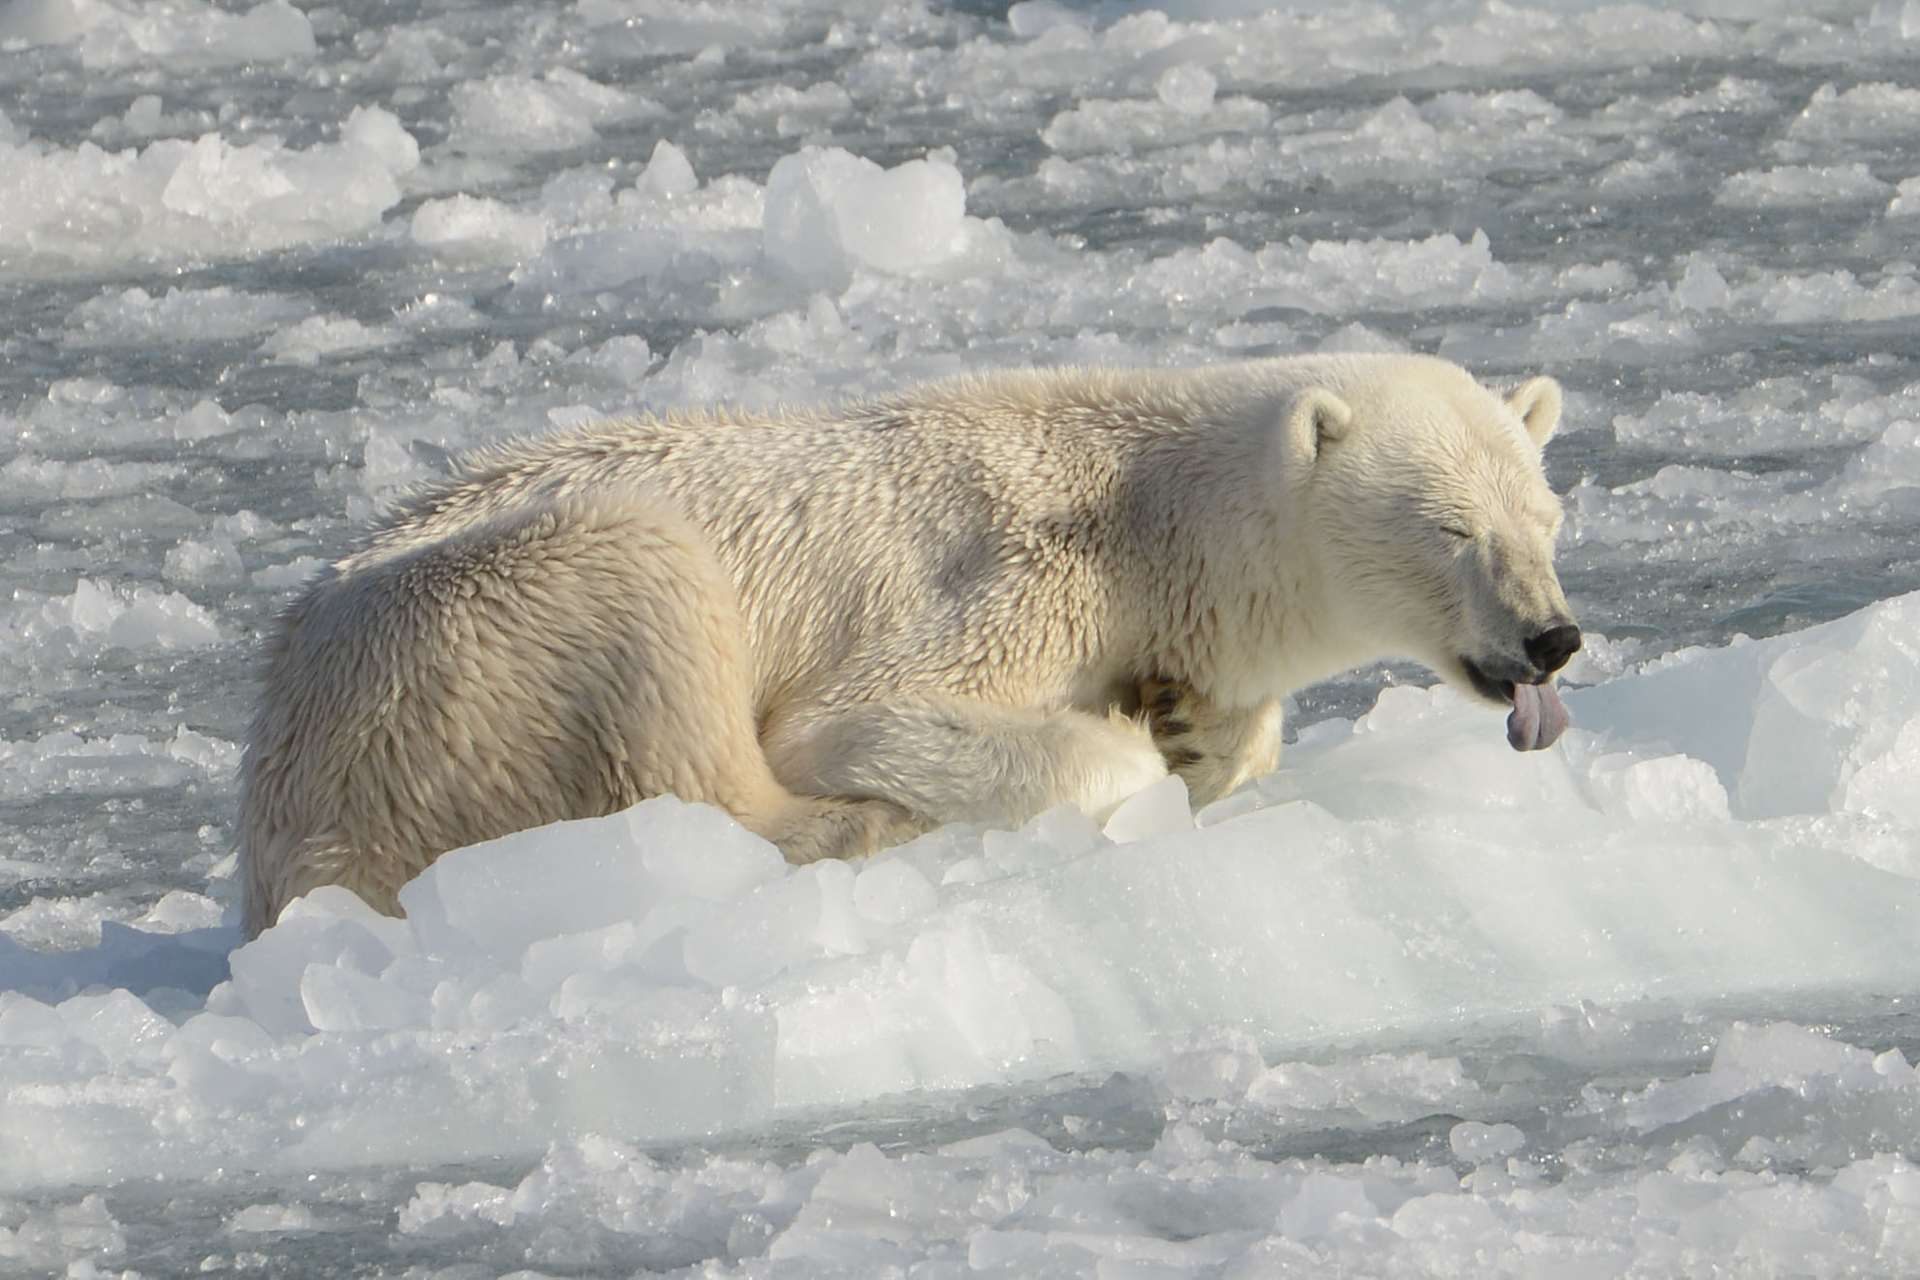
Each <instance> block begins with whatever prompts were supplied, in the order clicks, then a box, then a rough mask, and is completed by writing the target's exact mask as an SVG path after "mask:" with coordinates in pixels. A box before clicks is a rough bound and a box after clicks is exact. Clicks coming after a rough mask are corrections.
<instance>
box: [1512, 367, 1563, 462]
mask: <svg viewBox="0 0 1920 1280" xmlns="http://www.w3.org/2000/svg"><path fill="white" fill-rule="evenodd" d="M1507 407H1508V408H1510V409H1512V410H1513V411H1514V412H1515V413H1517V414H1519V415H1520V424H1521V425H1522V426H1524V427H1525V428H1526V429H1527V436H1528V437H1529V438H1530V439H1531V440H1532V441H1533V447H1534V448H1536V449H1544V448H1546V447H1547V441H1549V440H1551V439H1553V432H1554V428H1556V427H1558V426H1559V425H1560V384H1559V383H1557V382H1555V381H1554V380H1553V379H1552V378H1544V377H1543V378H1528V379H1527V380H1526V381H1525V382H1523V383H1521V384H1520V385H1519V386H1517V387H1515V388H1514V389H1513V394H1512V395H1510V396H1508V397H1507Z"/></svg>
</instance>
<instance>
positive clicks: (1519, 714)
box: [240, 355, 1580, 933]
mask: <svg viewBox="0 0 1920 1280" xmlns="http://www.w3.org/2000/svg"><path fill="white" fill-rule="evenodd" d="M1560 407H1561V395H1560V390H1559V388H1558V386H1557V385H1556V384H1555V383H1554V382H1553V380H1552V379H1550V378H1545V377H1536V378H1533V379H1531V380H1529V381H1526V382H1524V383H1522V384H1521V385H1520V386H1519V387H1518V389H1517V390H1514V391H1513V392H1512V393H1511V394H1510V395H1508V396H1506V397H1505V398H1501V397H1500V396H1497V395H1495V394H1494V393H1493V392H1491V391H1489V390H1487V389H1486V388H1484V387H1483V386H1481V385H1480V384H1479V383H1478V382H1476V381H1475V380H1474V379H1473V377H1472V376H1471V375H1469V374H1468V373H1467V372H1466V371H1465V370H1463V369H1461V368H1460V367H1459V366H1457V365H1454V364H1450V363H1448V362H1445V361H1442V360H1438V359H1432V358H1426V357H1418V356H1382V355H1340V356H1300V357H1282V358H1275V359H1268V360H1261V361H1255V362H1251V363H1244V364H1235V365H1226V366H1219V367H1210V368H1200V369H1192V370H1148V371H1118V370H1095V369H1062V370H1052V371H1029V372H1013V373H999V374H993V375H987V376H977V377H969V378H962V379H958V380H954V381H947V382H940V383H935V384H932V385H929V386H926V387H923V388H920V389H918V390H912V391H908V392H905V393H903V394H899V395H895V396H890V397H887V398H883V399H875V400H869V401H862V402H858V403H854V404H850V405H846V406H843V407H840V408H837V409H832V410H824V411H814V412H802V413H792V414H785V415H780V416H773V417H769V416H761V415H754V414H745V413H702V414H689V415H683V416H672V417H650V418H643V419H638V420H628V421H615V422H609V423H605V424H602V425H596V426H590V427H586V428H583V429H577V430H572V431H566V432H561V433H559V434H555V435H552V436H550V437H547V438H543V439H536V440H532V441H529V442H524V443H519V444H513V445H509V446H507V447H504V448H499V449H495V450H491V451H488V452H485V453H482V454H479V455H478V456H476V457H474V458H472V459H470V460H468V461H467V462H465V463H464V464H463V465H462V466H461V467H460V468H459V469H458V470H457V471H456V473H455V474H454V475H453V476H452V477H451V478H449V479H447V480H445V481H444V482H440V483H437V484H433V485H431V486H429V487H428V488H426V489H425V490H424V491H422V492H419V493H416V494H414V495H413V496H411V497H409V498H407V499H405V500H404V501H402V502H401V503H400V504H399V505H398V507H397V508H396V509H395V510H393V511H392V512H391V513H390V515H389V516H388V517H387V518H386V520H385V522H384V523H383V524H381V525H380V526H379V527H378V528H377V529H375V530H374V531H373V532H372V533H370V534H369V535H368V536H367V537H366V538H365V539H364V540H363V541H362V542H361V543H359V544H358V545H357V547H356V548H355V549H353V550H352V551H351V552H350V553H349V554H348V555H346V556H345V557H343V558H342V559H341V560H339V561H338V562H337V563H335V564H334V565H332V566H331V567H330V568H328V569H326V570H323V571H322V572H321V573H320V575H319V576H318V577H317V578H316V579H315V580H314V581H313V582H312V583H311V584H310V585H309V586H308V588H307V589H306V591H305V593H304V594H303V595H302V596H301V597H300V598H299V599H298V600H297V601H296V602H295V603H294V604H293V605H292V606H291V607H290V608H289V609H288V610H287V611H286V613H285V614H284V615H283V616H282V618H281V620H280V622H279V624H278V627H277V630H276V633H275V634H274V635H273V636H272V638H271V640H270V643H269V653H268V663H267V673H266V680H265V690H264V695H263V697H262V700H261V704H260V708H259V712H258V714H257V716H256V718H255V720H254V723H253V726H252V731H251V737H250V740H249V742H248V746H247V752H246V757H245V762H244V765H243V770H242V783H241V815H240V825H241V832H240V836H241V855H242V863H243V875H244V880H245V893H246V927H247V929H248V931H249V933H257V932H258V931H259V930H261V929H263V928H265V927H266V926H267V925H268V924H270V923H271V922H272V921H273V920H274V919H275V918H276V916H277V915H278V913H279V911H280V909H281V908H282V907H283V906H284V905H285V904H286V903H287V902H288V901H290V900H291V899H292V898H294V897H296V896H298V895H300V894H302V893H305V892H306V891H308V890H310V889H313V888H315V887H317V886H319V885H324V884H339V885H344V886H346V887H347V888H349V889H352V890H353V891H355V892H356V893H358V894H359V895H360V896H361V897H363V898H365V899H366V901H367V902H369V903H370V904H372V905H373V906H374V907H376V908H378V909H379V910H381V911H385V912H390V913H392V912H397V911H398V902H397V899H396V894H397V892H398V890H399V889H400V887H401V885H402V884H403V883H405V882H406V881H407V880H408V879H409V878H411V877H412V876H413V875H415V874H416V873H418V872H419V871H420V870H421V869H422V868H423V867H425V866H426V865H427V864H428V863H429V862H431V861H432V860H433V859H434V858H435V857H436V856H437V855H438V854H440V853H442V852H443V851H445V850H448V849H452V848H455V847H457V846H461V845H465V844H471V843H474V842H476V841H480V840H486V839H490V838H493V837H496V836H500V835H504V834H507V833H509V832H512V831H516V830H520V829H523V828H527V827H532V826H537V825H540V824H543V823H547V822H551V821H555V820H558V819H563V818H582V817H590V816H595V815H600V814H605V813H611V812H614V811H616V810H619V809H621V808H623V807H625V806H627V805H630V804H633V803H635V802H636V801H639V800H642V799H645V798H646V797H649V796H654V795H659V794H661V793H664V792H672V793H674V794H676V795H678V796H680V797H682V798H683V799H687V800H694V801H705V802H708V803H711V804H715V805H719V806H721V807H723V808H725V809H727V810H729V811H730V812H731V813H733V814H734V815H735V817H737V818H738V820H739V821H740V822H741V823H743V824H744V825H745V826H747V827H748V828H750V829H751V830H753V831H755V832H758V833H759V834H761V835H763V836H765V837H766V838H767V839H768V840H771V841H772V842H773V843H774V844H776V845H777V846H778V847H779V848H780V849H781V850H782V851H783V852H784V853H785V855H786V856H787V857H788V858H789V859H790V860H792V861H795V862H806V861H810V860H812V859H816V858H825V857H844V856H853V855H859V854H864V853H868V852H870V851H872V850H875V849H877V848H881V847H884V846H886V845H889V844H893V843H898V842H900V841H902V840H905V839H908V838H910V837H911V836H913V835H915V834H916V833H918V832H921V831H923V830H926V829H928V828H929V827H931V826H933V825H936V824H939V823H944V822H950V821H955V820H981V821H987V822H995V823H1017V822H1020V821H1022V820H1024V819H1026V818H1028V817H1029V816H1031V815H1033V814H1036V813H1038V812H1040V811H1042V810H1045V809H1047V808H1049V807H1050V806H1053V805H1057V804H1061V803H1072V804H1076V805H1079V806H1081V807H1082V808H1084V809H1085V810H1087V811H1089V812H1091V813H1094V814H1096V815H1098V814H1101V813H1104V812H1105V811H1107V810H1109V809H1111V808H1112V807H1114V806H1115V805H1117V804H1118V803H1119V802H1120V801H1121V800H1122V799H1124V798H1125V797H1126V796H1128V795H1129V794H1131V793H1132V792H1134V791H1136V790H1137V789H1139V788H1140V787H1142V786H1144V785H1146V784H1148V783H1150V782H1152V781H1154V780H1155V779H1156V778H1159V777H1162V776H1164V775H1165V774H1166V773H1167V772H1168V770H1169V769H1171V770H1172V771H1173V772H1176V773H1178V774H1180V775H1182V776H1183V777H1184V778H1185V779H1186V780H1187V783H1188V785H1189V787H1190V789H1191V791H1192V794H1193V796H1194V798H1195V800H1196V801H1197V802H1205V801H1208V800H1211V799H1213V798H1215V797H1217V796H1219V795H1222V794H1225V793H1226V792H1227V791H1229V790H1231V789H1232V788H1234V787H1235V786H1237V785H1239V784H1240V783H1241V782H1242V781H1244V780H1245V779H1247V778H1249V777H1252V776H1254V775H1257V774H1260V773H1263V772H1266V771H1268V770H1271V769H1272V768H1273V767H1274V766H1275V764H1276V762H1277V759H1278V754H1279V745H1280V711H1279V707H1280V699H1281V697H1282V696H1283V695H1284V694H1286V693H1287V692H1288V691H1289V690H1292V689H1295V688H1297V687H1299V686H1301V685H1304V684H1307V683H1309V682H1311V681H1314V680H1317V679H1320V678H1322V677H1325V676H1327V675H1330V674H1332V673H1334V672H1337V671H1340V670H1343V669H1345V668H1348V667H1352V666H1355V665H1357V664H1360V663H1363V662H1367V661H1370V660H1372V659H1374V658H1377V657H1380V656H1385V655H1402V656H1408V657H1412V658H1416V659H1419V660H1421V661H1423V662H1425V663H1426V664H1428V665H1429V666H1431V667H1432V668H1433V669H1434V670H1435V671H1436V672H1438V673H1439V674H1440V676H1441V677H1443V678H1444V679H1447V680H1449V681H1452V682H1454V683H1456V684H1458V685H1460V686H1462V687H1464V688H1465V689H1467V690H1468V691H1470V692H1471V693H1473V694H1474V695H1476V696H1477V697H1479V698H1481V699H1482V700H1484V701H1486V702H1488V703H1492V704H1496V705H1499V706H1502V707H1506V708H1508V709H1509V711H1510V715H1509V719H1508V734H1509V738H1510V739H1511V740H1512V742H1513V745H1514V746H1515V747H1518V748H1531V747H1537V746H1543V745H1546V744H1547V743H1549V742H1551V741H1552V739H1553V738H1554V737H1555V736H1557V734H1558V733H1559V731H1560V729H1561V728H1562V727H1564V725H1565V722H1566V721H1565V711H1564V708H1563V707H1562V706H1561V704H1560V702H1559V700H1558V698H1557V697H1555V696H1554V695H1553V693H1552V689H1551V685H1550V684H1549V681H1550V680H1551V678H1552V676H1553V674H1554V673H1555V672H1556V671H1557V670H1558V669H1559V668H1560V667H1561V666H1562V665H1563V664H1564V663H1565V662H1566V661H1567V659H1568V658H1569V656H1570V655H1571V654H1572V653H1573V652H1574V650H1575V649H1577V648H1578V647H1579V643H1580V633H1579V630H1578V628H1577V626H1576V625H1575V624H1574V621H1573V619H1572V617H1571V614H1570V612H1569V609H1568V606H1567V601H1566V598H1565V597H1564V595H1563V594H1562V592H1561V588H1560V583H1559V581H1558V579H1557V577H1556V575H1555V571H1554V564H1553V544H1554V536H1555V532H1556V530H1557V529H1558V528H1559V525H1560V509H1559V504H1558V502H1557V501H1556V500H1555V498H1554V495H1553V493H1552V492H1551V490H1550V489H1549V488H1548V486H1547V482H1546V479H1545V476H1544V474H1543V472H1542V469H1541V463H1540V452H1541V448H1542V447H1543V446H1544V445H1545V444H1546V442H1547V439H1548V437H1549V436H1551V435H1552V434H1553V431H1554V428H1555V426H1556V424H1557V423H1558V421H1559V417H1560Z"/></svg>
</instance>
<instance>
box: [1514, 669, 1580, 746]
mask: <svg viewBox="0 0 1920 1280" xmlns="http://www.w3.org/2000/svg"><path fill="white" fill-rule="evenodd" d="M1572 722H1573V718H1572V717H1571V716H1569V715H1568V714H1567V704H1566V703H1564V702H1562V701H1560V695H1559V694H1557V693H1555V692H1554V691H1553V686H1552V685H1550V684H1517V685H1515V686H1513V714H1512V715H1510V716H1508V717H1507V741H1508V742H1509V743H1511V744H1512V745H1513V749H1514V750H1515V751H1538V750H1540V749H1541V748H1542V747H1550V746H1552V745H1553V744H1554V742H1555V741H1556V740H1557V739H1558V738H1559V737H1560V735H1561V734H1563V733H1565V732H1566V731H1567V726H1568V725H1569V724H1571V723H1572Z"/></svg>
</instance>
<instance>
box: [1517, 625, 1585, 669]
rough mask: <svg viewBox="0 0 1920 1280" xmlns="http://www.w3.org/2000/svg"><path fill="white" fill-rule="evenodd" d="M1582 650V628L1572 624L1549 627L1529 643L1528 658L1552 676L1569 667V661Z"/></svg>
mask: <svg viewBox="0 0 1920 1280" xmlns="http://www.w3.org/2000/svg"><path fill="white" fill-rule="evenodd" d="M1579 650H1580V628H1578V627H1576V626H1574V625H1573V624H1572V623H1571V622H1566V623H1562V624H1561V625H1559V626H1557V627H1548V628H1547V629H1546V630H1545V631H1542V632H1541V633H1540V634H1539V635H1537V636H1535V637H1533V639H1531V640H1529V641H1527V657H1528V658H1529V659H1530V660H1531V661H1532V662H1533V665H1534V666H1535V667H1537V668H1539V669H1540V670H1541V671H1543V672H1545V673H1546V674H1548V675H1552V674H1553V673H1554V672H1556V671H1558V670H1559V669H1560V668H1562V667H1564V666H1566V665H1567V659H1568V658H1571V657H1572V656H1573V655H1574V654H1575V653H1578V652H1579Z"/></svg>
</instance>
